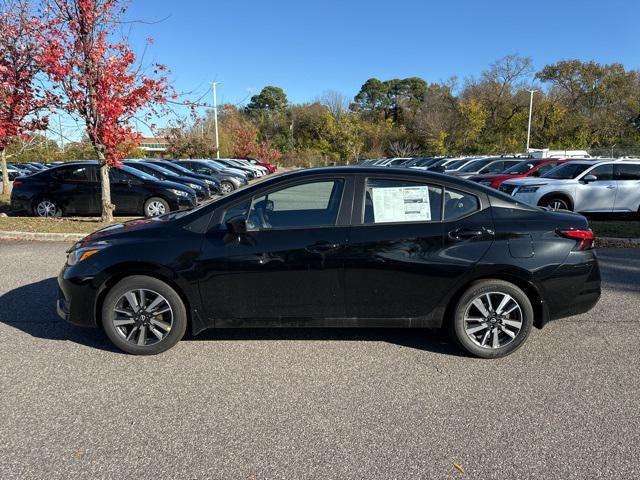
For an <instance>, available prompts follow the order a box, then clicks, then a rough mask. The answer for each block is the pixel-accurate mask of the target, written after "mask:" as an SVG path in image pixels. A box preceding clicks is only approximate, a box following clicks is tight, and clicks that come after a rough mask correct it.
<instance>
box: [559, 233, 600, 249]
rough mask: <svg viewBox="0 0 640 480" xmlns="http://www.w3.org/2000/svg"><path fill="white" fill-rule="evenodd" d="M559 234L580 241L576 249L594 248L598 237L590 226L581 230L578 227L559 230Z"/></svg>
mask: <svg viewBox="0 0 640 480" xmlns="http://www.w3.org/2000/svg"><path fill="white" fill-rule="evenodd" d="M558 235H560V236H561V237H564V238H570V239H571V240H575V241H576V242H578V243H577V244H576V247H575V249H574V250H579V251H583V250H589V249H591V248H593V242H594V241H595V239H596V236H595V235H594V234H593V231H591V229H590V228H587V229H586V230H580V229H576V228H568V229H565V230H558Z"/></svg>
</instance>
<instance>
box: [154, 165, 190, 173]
mask: <svg viewBox="0 0 640 480" xmlns="http://www.w3.org/2000/svg"><path fill="white" fill-rule="evenodd" d="M154 165H158V164H157V163H154ZM160 166H161V167H163V168H166V169H167V170H171V171H172V172H175V171H178V172H180V173H185V174H187V175H193V172H192V171H191V170H188V169H186V168H184V167H183V166H182V165H178V164H176V163H163V164H161V165H160Z"/></svg>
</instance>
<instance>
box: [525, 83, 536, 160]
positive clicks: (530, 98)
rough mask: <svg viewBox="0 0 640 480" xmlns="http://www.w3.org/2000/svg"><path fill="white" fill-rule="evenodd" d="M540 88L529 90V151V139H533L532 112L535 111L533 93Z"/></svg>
mask: <svg viewBox="0 0 640 480" xmlns="http://www.w3.org/2000/svg"><path fill="white" fill-rule="evenodd" d="M537 91H538V90H529V93H530V94H531V96H530V97H529V125H528V126H527V153H529V141H530V140H531V113H532V112H533V94H534V93H536V92H537Z"/></svg>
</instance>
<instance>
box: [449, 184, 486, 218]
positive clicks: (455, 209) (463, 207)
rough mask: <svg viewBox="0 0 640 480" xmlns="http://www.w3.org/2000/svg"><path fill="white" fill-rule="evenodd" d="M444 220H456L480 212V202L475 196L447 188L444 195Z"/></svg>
mask: <svg viewBox="0 0 640 480" xmlns="http://www.w3.org/2000/svg"><path fill="white" fill-rule="evenodd" d="M444 198H445V203H444V219H445V221H447V220H456V219H458V218H462V217H466V216H467V215H470V214H472V213H473V212H475V211H478V210H480V201H479V200H478V198H477V197H476V196H475V195H471V194H470V193H466V192H460V191H458V190H451V189H449V188H447V189H446V190H445V194H444Z"/></svg>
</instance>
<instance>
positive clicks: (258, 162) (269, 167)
mask: <svg viewBox="0 0 640 480" xmlns="http://www.w3.org/2000/svg"><path fill="white" fill-rule="evenodd" d="M245 160H246V161H247V162H249V163H251V164H252V165H259V166H261V167H264V168H266V169H267V170H268V171H269V173H275V172H276V170H278V167H276V166H275V165H274V164H272V163H271V162H268V161H267V160H261V159H258V158H245Z"/></svg>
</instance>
